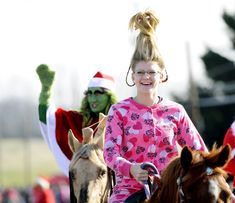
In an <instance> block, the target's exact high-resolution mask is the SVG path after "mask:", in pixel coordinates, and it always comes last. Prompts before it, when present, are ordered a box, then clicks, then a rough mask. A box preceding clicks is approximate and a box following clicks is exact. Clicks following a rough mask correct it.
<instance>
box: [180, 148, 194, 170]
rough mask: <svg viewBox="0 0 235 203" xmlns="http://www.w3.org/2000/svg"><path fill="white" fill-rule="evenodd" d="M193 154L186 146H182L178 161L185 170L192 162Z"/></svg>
mask: <svg viewBox="0 0 235 203" xmlns="http://www.w3.org/2000/svg"><path fill="white" fill-rule="evenodd" d="M192 160H193V154H192V151H191V149H189V147H188V146H184V148H183V149H182V151H181V155H180V163H181V166H182V167H183V169H184V170H185V171H187V170H188V169H189V167H190V165H191V163H192Z"/></svg>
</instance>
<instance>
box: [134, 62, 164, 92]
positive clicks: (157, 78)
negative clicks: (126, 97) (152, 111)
mask: <svg viewBox="0 0 235 203" xmlns="http://www.w3.org/2000/svg"><path fill="white" fill-rule="evenodd" d="M162 77H163V74H162V70H161V69H160V67H159V66H158V64H157V63H156V62H152V61H148V62H146V61H139V62H138V63H137V64H136V66H135V70H134V72H133V73H132V79H133V81H134V83H135V85H136V88H137V92H138V93H151V92H152V91H155V90H156V89H157V87H158V85H159V83H160V82H161V81H162Z"/></svg>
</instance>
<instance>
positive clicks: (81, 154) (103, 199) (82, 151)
mask: <svg viewBox="0 0 235 203" xmlns="http://www.w3.org/2000/svg"><path fill="white" fill-rule="evenodd" d="M88 145H92V144H84V145H83V147H82V148H81V149H80V150H79V152H78V153H77V154H76V155H75V160H76V161H75V162H74V163H73V165H72V166H74V165H75V163H77V162H78V161H79V159H88V157H89V156H88V155H87V153H86V151H87V148H88ZM93 146H94V149H95V145H93ZM71 168H72V167H71ZM74 180H75V174H74V172H73V171H71V170H70V171H69V186H70V202H71V203H77V198H76V196H75V193H74V187H73V181H74ZM109 186H110V188H112V174H111V171H110V169H109V168H107V184H106V185H105V189H104V192H103V194H102V196H101V197H100V199H101V201H100V203H105V202H106V199H107V198H106V197H107V196H108V192H109Z"/></svg>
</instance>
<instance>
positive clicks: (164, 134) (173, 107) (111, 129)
mask: <svg viewBox="0 0 235 203" xmlns="http://www.w3.org/2000/svg"><path fill="white" fill-rule="evenodd" d="M176 142H178V143H179V144H180V145H181V146H184V145H188V146H190V147H191V148H192V149H196V150H205V151H207V147H206V145H205V144H204V142H203V140H202V138H201V136H200V134H199V133H198V131H197V130H196V128H195V126H194V125H193V123H192V121H191V120H190V118H189V116H188V115H187V113H186V111H185V109H184V107H183V106H182V105H180V104H178V103H176V102H173V101H169V100H165V99H162V101H161V102H160V103H158V104H156V105H153V106H151V107H147V106H144V105H141V104H138V103H137V102H135V101H134V100H133V99H132V98H128V99H125V100H123V101H121V102H119V103H117V104H115V105H113V106H112V107H111V108H110V110H109V114H108V121H107V124H106V134H105V146H104V158H105V161H106V164H107V166H108V167H110V168H111V169H113V170H114V171H115V174H116V185H115V186H114V188H113V194H112V196H111V197H110V199H109V203H121V202H124V200H125V199H126V198H127V197H128V196H130V195H131V194H133V193H135V192H137V191H138V190H140V189H142V188H143V185H142V184H140V183H138V182H137V181H136V180H135V179H134V178H132V177H131V176H130V167H131V164H132V163H142V162H146V161H149V162H152V163H153V164H154V165H155V166H156V167H157V168H158V170H159V171H160V172H161V171H162V170H163V169H164V168H165V167H166V166H167V164H168V163H169V162H170V160H171V158H172V157H174V156H176V155H177V154H178V152H177V147H176Z"/></svg>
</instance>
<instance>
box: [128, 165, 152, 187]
mask: <svg viewBox="0 0 235 203" xmlns="http://www.w3.org/2000/svg"><path fill="white" fill-rule="evenodd" d="M130 173H131V175H132V176H133V177H134V178H135V179H136V180H137V181H138V182H140V183H143V181H146V180H148V171H147V170H143V169H141V164H132V165H131V168H130Z"/></svg>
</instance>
